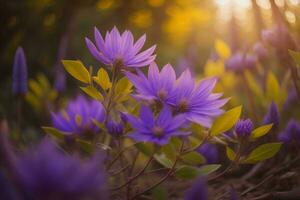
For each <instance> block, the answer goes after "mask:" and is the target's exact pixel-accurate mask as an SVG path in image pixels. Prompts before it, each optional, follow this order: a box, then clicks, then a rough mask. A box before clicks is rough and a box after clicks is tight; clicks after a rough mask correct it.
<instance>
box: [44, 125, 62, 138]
mask: <svg viewBox="0 0 300 200" xmlns="http://www.w3.org/2000/svg"><path fill="white" fill-rule="evenodd" d="M42 129H43V130H44V131H45V132H46V133H47V134H49V135H51V136H53V137H54V138H56V139H58V140H64V138H65V135H66V133H64V132H61V131H59V130H57V129H56V128H53V127H48V126H43V127H42Z"/></svg>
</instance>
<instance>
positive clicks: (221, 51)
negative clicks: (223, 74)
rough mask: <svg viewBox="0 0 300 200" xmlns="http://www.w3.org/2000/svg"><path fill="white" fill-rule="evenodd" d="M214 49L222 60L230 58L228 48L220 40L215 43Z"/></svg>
mask: <svg viewBox="0 0 300 200" xmlns="http://www.w3.org/2000/svg"><path fill="white" fill-rule="evenodd" d="M215 49H216V52H217V54H218V55H219V56H220V57H221V58H223V59H227V58H228V57H229V56H230V53H231V52H230V48H229V46H228V45H227V44H226V43H225V42H224V41H222V40H220V39H217V40H216V41H215Z"/></svg>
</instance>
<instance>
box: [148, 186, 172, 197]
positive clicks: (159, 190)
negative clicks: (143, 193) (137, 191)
mask: <svg viewBox="0 0 300 200" xmlns="http://www.w3.org/2000/svg"><path fill="white" fill-rule="evenodd" d="M151 199H155V200H167V199H168V190H167V188H165V187H164V186H162V185H158V186H156V187H155V188H154V189H152V190H151Z"/></svg>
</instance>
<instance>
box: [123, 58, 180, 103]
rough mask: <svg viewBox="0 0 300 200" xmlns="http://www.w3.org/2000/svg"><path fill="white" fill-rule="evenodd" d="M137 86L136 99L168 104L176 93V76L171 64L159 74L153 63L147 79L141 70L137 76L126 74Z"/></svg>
mask: <svg viewBox="0 0 300 200" xmlns="http://www.w3.org/2000/svg"><path fill="white" fill-rule="evenodd" d="M125 73H126V76H127V77H128V79H129V80H130V81H131V82H132V83H133V85H134V86H135V88H136V90H137V93H138V94H135V95H134V97H136V98H137V99H140V100H146V101H153V100H157V101H162V102H166V101H167V100H168V99H169V98H170V96H171V94H172V93H173V91H174V86H175V82H176V74H175V71H174V69H173V68H172V66H171V65H170V64H167V65H165V66H164V67H163V68H162V70H161V71H160V72H159V70H158V67H157V65H156V64H155V63H151V64H150V67H149V71H148V77H146V76H145V75H144V74H143V73H142V72H141V71H140V70H137V75H135V74H133V73H130V72H125Z"/></svg>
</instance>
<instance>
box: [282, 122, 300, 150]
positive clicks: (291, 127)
mask: <svg viewBox="0 0 300 200" xmlns="http://www.w3.org/2000/svg"><path fill="white" fill-rule="evenodd" d="M278 139H279V140H280V141H282V142H284V143H285V144H290V143H291V142H292V141H293V140H296V141H297V143H299V144H300V124H299V123H298V122H297V121H296V120H294V119H291V120H290V121H289V123H288V124H287V126H286V128H285V129H284V131H283V132H282V133H281V134H279V136H278Z"/></svg>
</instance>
